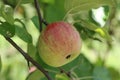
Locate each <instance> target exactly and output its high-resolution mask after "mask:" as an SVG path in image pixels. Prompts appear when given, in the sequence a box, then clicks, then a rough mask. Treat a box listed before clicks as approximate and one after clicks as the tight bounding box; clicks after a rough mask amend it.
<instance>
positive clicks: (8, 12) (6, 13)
mask: <svg viewBox="0 0 120 80" xmlns="http://www.w3.org/2000/svg"><path fill="white" fill-rule="evenodd" d="M0 14H1V16H2V17H3V18H4V19H5V20H6V22H8V23H9V24H13V23H14V18H13V14H14V11H13V9H12V8H11V7H10V6H6V5H3V6H2V7H1V8H0Z"/></svg>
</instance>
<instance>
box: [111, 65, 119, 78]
mask: <svg viewBox="0 0 120 80" xmlns="http://www.w3.org/2000/svg"><path fill="white" fill-rule="evenodd" d="M109 71H110V76H111V77H112V80H120V73H119V71H117V70H115V69H114V68H112V67H111V68H109Z"/></svg>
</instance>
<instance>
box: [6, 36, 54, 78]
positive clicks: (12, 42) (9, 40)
mask: <svg viewBox="0 0 120 80" xmlns="http://www.w3.org/2000/svg"><path fill="white" fill-rule="evenodd" d="M5 39H6V40H7V41H8V42H9V43H10V44H11V45H12V46H13V47H15V48H16V49H17V50H18V51H19V52H20V53H21V54H22V55H23V56H24V58H25V59H26V60H27V61H30V62H31V63H32V64H33V65H35V66H36V67H37V68H38V69H39V70H40V71H41V72H43V74H44V75H45V76H46V77H47V79H48V80H52V79H51V78H50V76H49V75H48V72H47V71H46V70H45V69H44V68H42V66H41V65H40V64H39V63H37V62H36V61H35V60H33V59H32V58H31V57H30V56H29V55H28V54H27V53H26V52H24V51H23V50H22V49H21V48H20V47H19V46H18V45H17V44H16V43H15V42H14V41H13V40H12V39H10V38H9V37H5Z"/></svg>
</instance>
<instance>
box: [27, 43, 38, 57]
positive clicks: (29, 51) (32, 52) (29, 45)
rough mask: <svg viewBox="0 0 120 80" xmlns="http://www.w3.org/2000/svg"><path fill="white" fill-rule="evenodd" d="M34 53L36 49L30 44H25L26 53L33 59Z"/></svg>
mask: <svg viewBox="0 0 120 80" xmlns="http://www.w3.org/2000/svg"><path fill="white" fill-rule="evenodd" d="M36 52H37V49H36V47H35V46H34V45H33V44H32V43H28V44H27V53H28V54H29V55H30V56H31V57H32V58H33V59H35V55H36Z"/></svg>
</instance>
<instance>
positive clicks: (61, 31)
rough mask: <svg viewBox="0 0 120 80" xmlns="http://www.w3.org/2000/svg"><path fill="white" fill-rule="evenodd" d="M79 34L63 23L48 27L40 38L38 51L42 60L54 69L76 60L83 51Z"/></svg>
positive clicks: (55, 23) (52, 24)
mask: <svg viewBox="0 0 120 80" xmlns="http://www.w3.org/2000/svg"><path fill="white" fill-rule="evenodd" d="M81 46H82V42H81V38H80V35H79V32H78V31H77V30H76V29H75V28H74V26H72V25H71V24H69V23H67V22H63V21H59V22H54V23H51V24H49V25H47V27H46V29H44V30H43V31H42V32H41V35H40V36H39V43H38V51H39V55H40V57H41V58H42V60H43V61H44V62H45V63H46V64H48V65H50V66H53V67H60V66H63V65H65V64H67V63H69V62H71V61H72V60H74V59H75V58H76V57H77V56H78V55H79V54H80V51H81Z"/></svg>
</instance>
